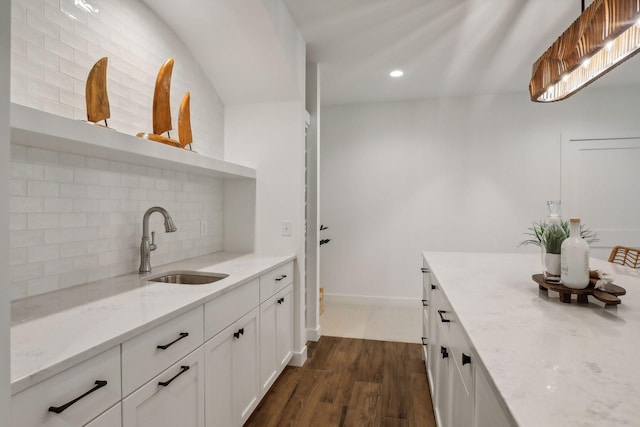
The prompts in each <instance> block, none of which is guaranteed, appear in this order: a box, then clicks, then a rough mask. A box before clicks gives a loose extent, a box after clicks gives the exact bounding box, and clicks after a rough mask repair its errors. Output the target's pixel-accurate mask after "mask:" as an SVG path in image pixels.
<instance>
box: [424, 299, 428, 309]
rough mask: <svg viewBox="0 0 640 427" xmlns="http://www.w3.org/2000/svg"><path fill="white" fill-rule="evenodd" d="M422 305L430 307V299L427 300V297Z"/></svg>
mask: <svg viewBox="0 0 640 427" xmlns="http://www.w3.org/2000/svg"><path fill="white" fill-rule="evenodd" d="M422 306H423V307H429V301H427V300H426V299H423V300H422Z"/></svg>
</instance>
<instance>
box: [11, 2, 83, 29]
mask: <svg viewBox="0 0 640 427" xmlns="http://www.w3.org/2000/svg"><path fill="white" fill-rule="evenodd" d="M14 3H15V2H14ZM44 18H45V19H46V20H48V21H50V22H51V23H53V24H55V25H57V26H58V27H59V31H60V32H62V30H63V29H66V30H72V29H73V19H72V18H71V17H69V16H68V15H65V14H64V13H62V12H60V8H59V6H58V5H56V6H52V5H50V4H45V5H44ZM60 36H61V37H62V34H60Z"/></svg>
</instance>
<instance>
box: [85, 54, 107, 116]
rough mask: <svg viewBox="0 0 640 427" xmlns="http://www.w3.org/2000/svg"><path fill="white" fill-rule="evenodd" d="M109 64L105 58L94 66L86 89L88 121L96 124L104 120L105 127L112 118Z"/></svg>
mask: <svg viewBox="0 0 640 427" xmlns="http://www.w3.org/2000/svg"><path fill="white" fill-rule="evenodd" d="M107 62H108V59H107V58H106V57H105V58H102V59H99V60H98V62H96V63H95V64H94V65H93V68H91V71H89V76H88V77H87V86H86V88H85V98H86V101H87V120H88V121H90V122H93V123H96V124H97V122H99V121H100V120H104V125H105V126H107V119H108V118H109V117H111V111H110V109H109V96H108V95H107ZM107 127H108V126H107Z"/></svg>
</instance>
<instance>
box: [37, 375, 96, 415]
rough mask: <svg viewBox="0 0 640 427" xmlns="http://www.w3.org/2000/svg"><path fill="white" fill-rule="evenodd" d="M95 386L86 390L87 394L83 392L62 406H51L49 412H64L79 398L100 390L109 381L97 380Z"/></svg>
mask: <svg viewBox="0 0 640 427" xmlns="http://www.w3.org/2000/svg"><path fill="white" fill-rule="evenodd" d="M95 385H96V386H95V387H94V388H92V389H91V390H89V391H88V392H86V393H85V394H83V395H82V396H78V397H76V398H75V399H73V400H72V401H70V402H67V403H65V404H64V405H62V406H50V407H49V412H55V413H56V414H60V413H62V411H64V410H65V409H67V408H68V407H69V406H71V405H73V404H74V403H76V402H77V401H78V400H80V399H82V398H83V397H86V396H88V395H90V394H91V393H93V392H94V391H96V390H98V389H99V388H102V387H104V386H106V385H107V382H106V381H104V380H97V381H96V382H95Z"/></svg>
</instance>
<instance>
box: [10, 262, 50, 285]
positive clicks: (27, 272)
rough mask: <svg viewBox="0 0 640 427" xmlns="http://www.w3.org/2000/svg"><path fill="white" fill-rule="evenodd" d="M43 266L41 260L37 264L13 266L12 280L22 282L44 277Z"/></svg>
mask: <svg viewBox="0 0 640 427" xmlns="http://www.w3.org/2000/svg"><path fill="white" fill-rule="evenodd" d="M42 271H43V266H42V263H41V262H38V263H35V264H22V265H14V266H11V273H10V275H11V281H12V282H20V281H23V280H32V279H38V278H41V277H43V275H42Z"/></svg>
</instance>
